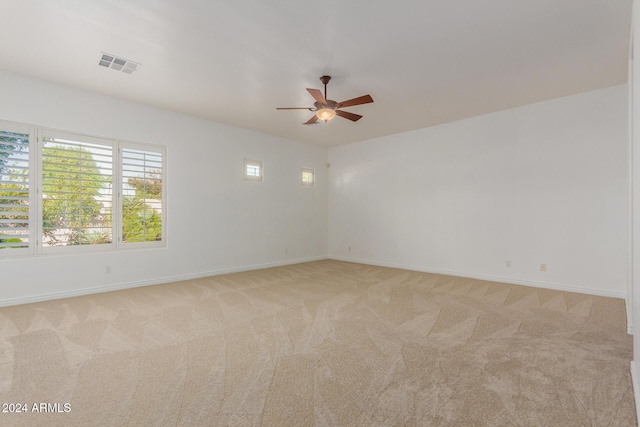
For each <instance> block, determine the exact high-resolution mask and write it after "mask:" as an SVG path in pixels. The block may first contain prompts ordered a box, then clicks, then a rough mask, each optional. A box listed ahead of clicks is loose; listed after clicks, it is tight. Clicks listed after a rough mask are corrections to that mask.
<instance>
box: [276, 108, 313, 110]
mask: <svg viewBox="0 0 640 427" xmlns="http://www.w3.org/2000/svg"><path fill="white" fill-rule="evenodd" d="M276 110H313V108H311V107H277V108H276Z"/></svg>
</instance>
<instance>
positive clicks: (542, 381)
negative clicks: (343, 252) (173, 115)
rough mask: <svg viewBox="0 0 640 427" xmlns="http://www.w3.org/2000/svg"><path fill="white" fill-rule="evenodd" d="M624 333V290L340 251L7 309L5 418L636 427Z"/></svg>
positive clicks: (2, 346) (2, 337)
mask: <svg viewBox="0 0 640 427" xmlns="http://www.w3.org/2000/svg"><path fill="white" fill-rule="evenodd" d="M625 331H626V321H625V310H624V302H623V301H622V300H619V299H612V298H603V297H595V296H589V295H582V294H577V293H568V292H559V291H551V290H544V289H536V288H530V287H524V286H514V285H507V284H502V283H493V282H484V281H478V280H472V279H463V278H455V277H449V276H440V275H435V274H425V273H419V272H410V271H404V270H397V269H389V268H379V267H372V266H365V265H359V264H351V263H344V262H338V261H319V262H313V263H305V264H298V265H293V266H287V267H279V268H272V269H266V270H259V271H252V272H246V273H237V274H229V275H224V276H215V277H210V278H204V279H198V280H189V281H185V282H180V283H171V284H167V285H158V286H152V287H145V288H138V289H131V290H125V291H118V292H111V293H105V294H99V295H91V296H85V297H78V298H70V299H65V300H57V301H50V302H45V303H37V304H29V305H23V306H15V307H6V308H2V309H0V401H1V402H3V403H19V404H26V405H27V410H28V412H27V413H0V425H3V426H5V425H6V426H32V425H39V426H174V425H180V426H227V425H232V426H258V425H263V426H311V425H318V426H565V427H567V426H631V425H635V407H634V403H633V392H632V387H631V378H630V374H629V370H630V368H629V362H630V360H631V358H632V338H631V337H630V336H629V335H627V334H626V332H625ZM34 403H35V404H37V406H36V408H37V409H41V407H40V406H39V404H40V403H49V404H50V405H49V406H48V407H47V405H45V406H44V408H45V409H48V410H54V411H56V412H33V404H34ZM56 404H57V405H56ZM65 404H68V405H67V406H65ZM3 409H7V407H5V408H3ZM66 409H69V410H70V411H69V412H65V410H66Z"/></svg>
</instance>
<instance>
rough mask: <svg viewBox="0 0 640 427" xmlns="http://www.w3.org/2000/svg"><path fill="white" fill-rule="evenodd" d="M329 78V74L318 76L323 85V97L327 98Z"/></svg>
mask: <svg viewBox="0 0 640 427" xmlns="http://www.w3.org/2000/svg"><path fill="white" fill-rule="evenodd" d="M329 80H331V76H322V77H320V81H321V82H322V84H323V85H324V99H327V83H329Z"/></svg>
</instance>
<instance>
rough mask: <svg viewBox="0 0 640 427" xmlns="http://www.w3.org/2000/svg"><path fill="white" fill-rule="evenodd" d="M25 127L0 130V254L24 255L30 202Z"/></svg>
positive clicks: (27, 141)
mask: <svg viewBox="0 0 640 427" xmlns="http://www.w3.org/2000/svg"><path fill="white" fill-rule="evenodd" d="M29 133H30V132H29V127H28V126H20V125H14V124H6V125H5V126H2V127H0V255H9V252H10V253H11V255H19V254H25V255H26V254H28V251H29V244H30V241H31V230H30V227H29V224H30V222H31V221H30V219H31V213H32V205H33V204H32V203H31V196H30V194H31V184H30V183H31V172H30V171H31V168H30V165H29V163H30V149H29V148H30V147H29V141H30V139H31V138H30V135H29Z"/></svg>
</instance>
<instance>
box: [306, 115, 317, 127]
mask: <svg viewBox="0 0 640 427" xmlns="http://www.w3.org/2000/svg"><path fill="white" fill-rule="evenodd" d="M317 121H318V116H316V115H315V114H314V115H313V117H311V118H310V119H309V120H307V121H306V122H304V123H303V125H312V124H314V123H315V122H317Z"/></svg>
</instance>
